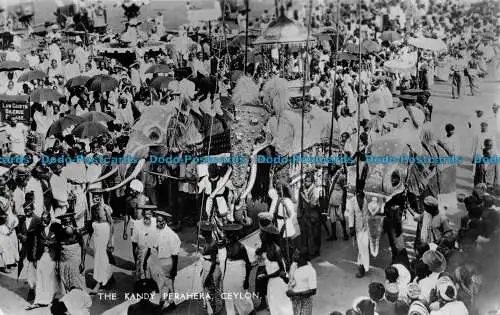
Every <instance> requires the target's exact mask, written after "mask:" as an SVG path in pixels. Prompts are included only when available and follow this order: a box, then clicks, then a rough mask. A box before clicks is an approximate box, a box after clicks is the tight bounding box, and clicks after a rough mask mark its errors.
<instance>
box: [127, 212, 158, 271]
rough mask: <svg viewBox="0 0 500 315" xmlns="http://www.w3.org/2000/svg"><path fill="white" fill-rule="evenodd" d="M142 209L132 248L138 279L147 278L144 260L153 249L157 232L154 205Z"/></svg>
mask: <svg viewBox="0 0 500 315" xmlns="http://www.w3.org/2000/svg"><path fill="white" fill-rule="evenodd" d="M139 208H141V209H142V220H138V221H137V222H136V223H135V226H134V230H133V231H132V248H133V250H134V253H135V255H136V257H137V261H136V269H135V270H136V277H137V278H139V279H144V278H147V276H146V273H145V271H144V268H143V266H144V258H145V257H146V252H147V250H148V248H150V247H151V240H152V237H153V235H154V233H155V232H156V218H153V217H152V216H153V211H154V210H156V206H154V205H139Z"/></svg>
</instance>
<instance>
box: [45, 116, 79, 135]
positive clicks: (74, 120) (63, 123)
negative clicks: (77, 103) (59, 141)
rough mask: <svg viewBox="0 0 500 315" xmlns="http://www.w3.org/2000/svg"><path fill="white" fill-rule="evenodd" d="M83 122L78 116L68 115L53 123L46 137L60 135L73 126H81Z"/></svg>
mask: <svg viewBox="0 0 500 315" xmlns="http://www.w3.org/2000/svg"><path fill="white" fill-rule="evenodd" d="M82 122H84V119H83V118H82V117H80V116H75V115H68V116H64V117H62V118H59V119H58V120H56V121H54V123H53V124H52V125H51V126H50V127H49V130H47V137H50V136H52V135H62V134H64V133H65V132H66V131H69V130H71V129H72V128H73V127H74V126H76V125H78V124H81V123H82Z"/></svg>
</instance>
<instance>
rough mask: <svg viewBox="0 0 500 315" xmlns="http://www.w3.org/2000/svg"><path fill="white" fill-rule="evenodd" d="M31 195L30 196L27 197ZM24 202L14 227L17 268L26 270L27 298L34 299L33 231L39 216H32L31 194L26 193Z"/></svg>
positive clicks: (38, 221)
mask: <svg viewBox="0 0 500 315" xmlns="http://www.w3.org/2000/svg"><path fill="white" fill-rule="evenodd" d="M28 196H31V197H28ZM26 197H27V198H26V199H27V200H26V202H25V203H24V204H23V208H24V212H23V213H24V215H21V216H20V217H19V225H18V226H17V228H16V233H17V237H18V239H19V243H20V245H21V246H20V249H19V261H20V263H19V266H18V267H19V268H22V266H23V265H24V269H22V270H21V271H23V270H24V271H25V272H26V279H27V281H28V286H29V293H28V300H29V301H32V300H34V299H35V283H36V271H35V269H36V267H35V264H36V261H35V257H34V255H33V246H34V231H35V230H36V229H38V227H39V225H40V223H41V222H40V217H37V216H34V214H33V211H34V210H35V206H34V204H33V198H34V197H33V194H26Z"/></svg>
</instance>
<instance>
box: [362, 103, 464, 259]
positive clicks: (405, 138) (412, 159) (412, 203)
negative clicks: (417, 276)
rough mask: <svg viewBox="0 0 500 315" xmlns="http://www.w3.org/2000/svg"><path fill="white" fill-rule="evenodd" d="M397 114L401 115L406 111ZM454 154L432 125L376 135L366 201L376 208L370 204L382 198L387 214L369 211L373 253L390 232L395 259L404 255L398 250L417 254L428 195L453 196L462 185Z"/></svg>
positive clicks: (382, 208)
mask: <svg viewBox="0 0 500 315" xmlns="http://www.w3.org/2000/svg"><path fill="white" fill-rule="evenodd" d="M396 110H399V111H400V109H396ZM392 114H393V115H395V116H400V115H401V112H399V113H392ZM389 115H391V113H389ZM393 117H394V116H393ZM375 157H377V158H375ZM389 157H390V158H392V160H389ZM381 158H385V160H380V159H381ZM431 159H432V160H431ZM453 159H454V157H453V156H452V155H451V153H450V152H449V150H448V149H447V148H446V146H444V145H443V144H441V143H440V142H439V141H436V140H435V139H434V135H433V133H432V131H431V130H430V129H428V128H427V127H424V128H422V130H421V133H420V134H418V133H416V132H415V131H414V130H413V131H412V129H411V128H405V126H403V127H402V128H396V129H394V130H392V131H391V132H390V133H388V134H386V135H384V136H381V137H379V138H377V139H376V140H374V141H372V143H371V144H370V146H369V147H368V157H367V161H370V162H369V163H367V164H366V166H365V168H366V169H365V172H364V173H365V177H364V181H363V189H364V195H365V200H364V205H365V206H366V207H367V208H368V210H370V209H369V207H370V204H372V208H375V206H373V204H374V203H376V204H377V207H376V208H378V209H380V212H379V214H383V216H380V215H378V216H377V215H370V216H369V228H370V250H371V253H372V255H374V256H376V255H377V254H378V244H379V240H380V237H381V235H382V233H383V232H385V233H387V235H388V238H389V243H390V246H391V250H392V253H393V259H397V258H401V257H398V256H400V254H401V252H402V250H403V249H406V254H407V255H408V257H409V258H412V257H414V255H415V253H414V244H415V242H416V241H418V240H419V235H418V234H419V233H418V226H417V222H416V221H415V220H414V217H418V214H419V213H422V212H423V204H422V203H423V199H424V198H425V197H426V196H429V195H431V196H434V197H435V198H437V199H438V200H451V201H452V198H450V197H449V196H453V194H454V192H455V191H456V186H455V177H456V168H455V164H456V161H454V160H453ZM455 202H456V200H455ZM370 213H372V211H370ZM373 214H374V213H373ZM400 262H401V261H400Z"/></svg>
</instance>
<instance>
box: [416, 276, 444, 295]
mask: <svg viewBox="0 0 500 315" xmlns="http://www.w3.org/2000/svg"><path fill="white" fill-rule="evenodd" d="M438 277H439V273H437V272H433V273H432V274H430V275H429V276H428V277H427V278H425V279H422V280H421V281H419V283H418V285H419V286H420V289H421V293H420V297H419V299H423V300H424V301H427V302H429V300H430V297H431V291H432V289H434V288H435V287H436V285H437V283H438Z"/></svg>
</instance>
